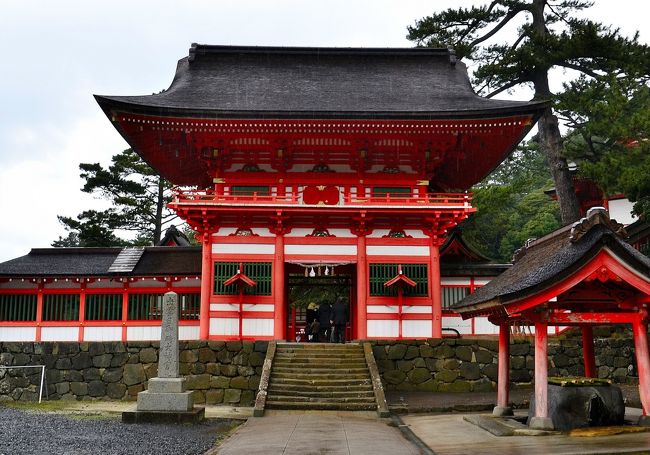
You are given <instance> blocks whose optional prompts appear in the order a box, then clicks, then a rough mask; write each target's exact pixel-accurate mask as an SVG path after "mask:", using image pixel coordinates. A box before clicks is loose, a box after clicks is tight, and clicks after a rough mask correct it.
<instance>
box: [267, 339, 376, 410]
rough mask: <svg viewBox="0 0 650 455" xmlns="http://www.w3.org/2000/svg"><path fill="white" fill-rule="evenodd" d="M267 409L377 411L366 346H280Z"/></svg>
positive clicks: (305, 344)
mask: <svg viewBox="0 0 650 455" xmlns="http://www.w3.org/2000/svg"><path fill="white" fill-rule="evenodd" d="M382 395H383V391H382ZM266 408H268V409H322V410H346V411H367V410H377V402H376V399H375V391H374V389H373V383H372V379H371V375H370V371H369V369H368V365H367V363H366V357H365V354H364V348H363V346H361V345H360V344H354V343H348V344H327V343H278V344H277V347H276V352H275V357H274V359H273V366H272V368H271V372H270V377H269V384H268V395H267V398H266Z"/></svg>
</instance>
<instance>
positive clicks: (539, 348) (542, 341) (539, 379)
mask: <svg viewBox="0 0 650 455" xmlns="http://www.w3.org/2000/svg"><path fill="white" fill-rule="evenodd" d="M529 425H530V427H531V428H534V429H537V430H552V429H553V421H552V420H551V419H550V418H549V416H548V324H547V323H545V322H536V323H535V416H534V417H531V419H530V424H529Z"/></svg>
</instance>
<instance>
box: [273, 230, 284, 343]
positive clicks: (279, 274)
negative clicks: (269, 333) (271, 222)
mask: <svg viewBox="0 0 650 455" xmlns="http://www.w3.org/2000/svg"><path fill="white" fill-rule="evenodd" d="M284 287H285V283H284V233H283V232H282V231H281V230H277V232H276V234H275V256H274V261H273V296H274V297H273V299H274V307H275V313H274V321H273V338H274V339H276V340H286V339H287V305H286V302H285V299H284V296H285V292H284Z"/></svg>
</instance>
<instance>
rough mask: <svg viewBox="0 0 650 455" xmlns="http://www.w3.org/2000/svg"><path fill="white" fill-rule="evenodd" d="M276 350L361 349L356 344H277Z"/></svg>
mask: <svg viewBox="0 0 650 455" xmlns="http://www.w3.org/2000/svg"><path fill="white" fill-rule="evenodd" d="M277 349H363V347H362V346H361V345H360V344H358V343H278V344H277Z"/></svg>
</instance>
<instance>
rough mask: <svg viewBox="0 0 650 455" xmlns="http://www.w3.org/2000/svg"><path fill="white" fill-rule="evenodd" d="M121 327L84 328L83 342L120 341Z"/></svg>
mask: <svg viewBox="0 0 650 455" xmlns="http://www.w3.org/2000/svg"><path fill="white" fill-rule="evenodd" d="M121 339H122V327H86V328H85V329H84V341H120V340H121Z"/></svg>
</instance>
